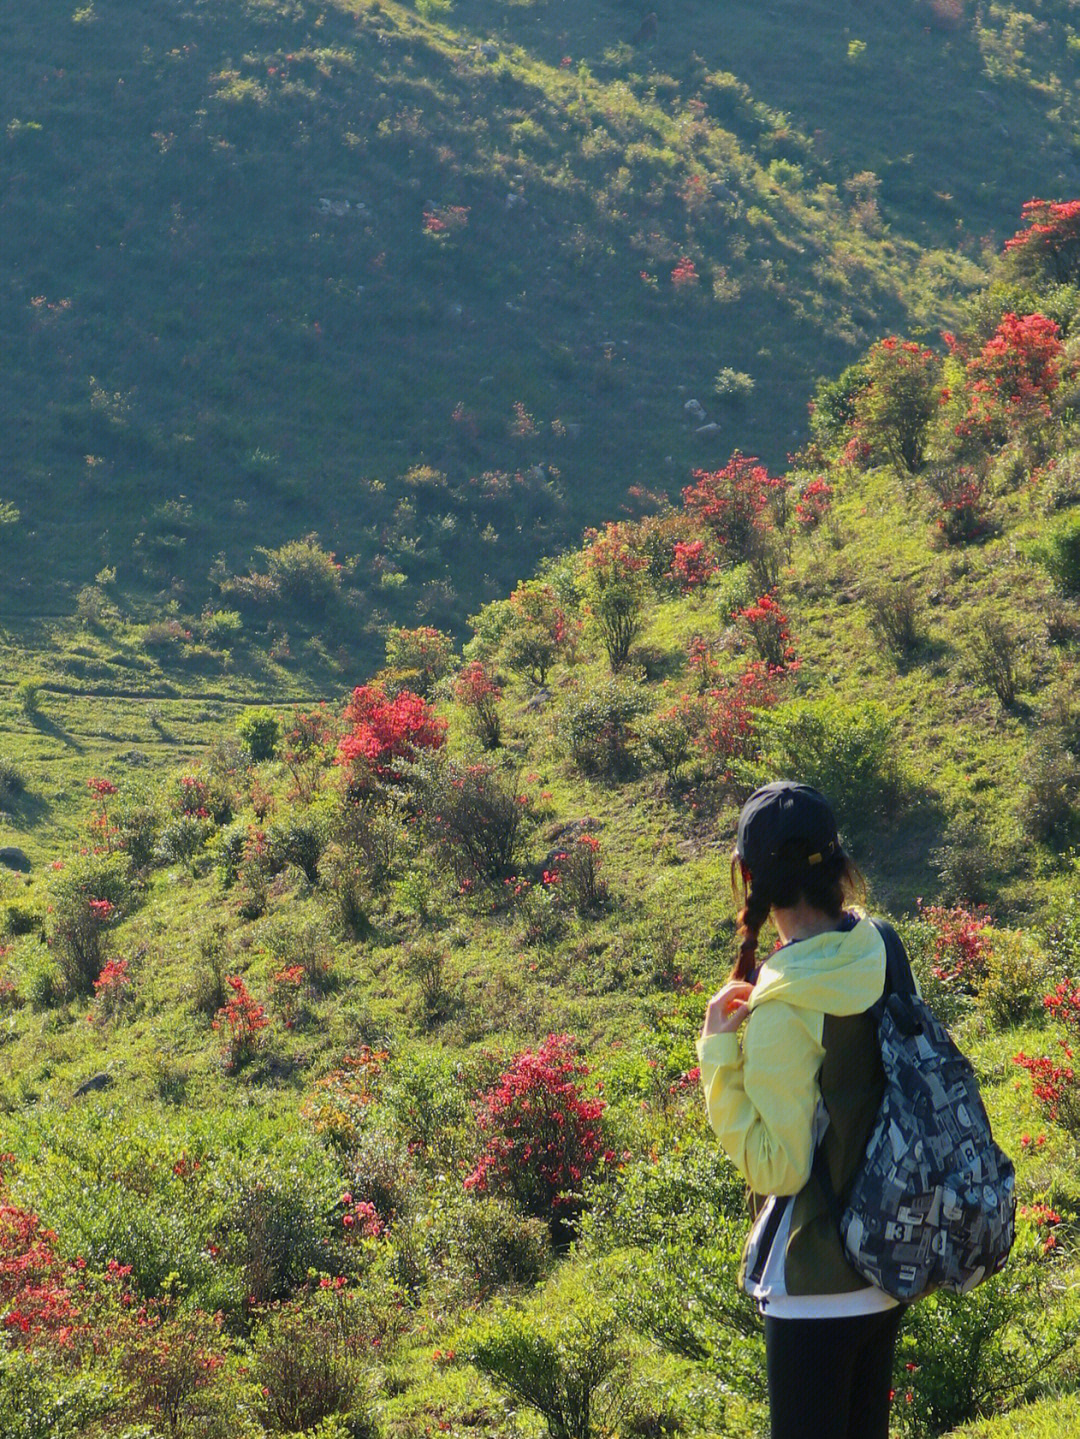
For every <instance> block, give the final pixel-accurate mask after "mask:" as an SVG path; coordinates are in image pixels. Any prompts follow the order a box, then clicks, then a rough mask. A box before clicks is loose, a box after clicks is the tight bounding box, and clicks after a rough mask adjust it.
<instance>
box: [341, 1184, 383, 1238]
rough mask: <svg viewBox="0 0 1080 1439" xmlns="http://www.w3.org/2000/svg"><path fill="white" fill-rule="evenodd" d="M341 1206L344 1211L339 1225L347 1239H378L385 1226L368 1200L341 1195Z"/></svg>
mask: <svg viewBox="0 0 1080 1439" xmlns="http://www.w3.org/2000/svg"><path fill="white" fill-rule="evenodd" d="M341 1204H342V1208H343V1209H344V1211H345V1212H344V1214H342V1216H341V1225H342V1228H343V1229H344V1230H345V1236H346V1238H347V1239H354V1240H355V1239H378V1237H379V1235H380V1234H381V1233H382V1232H383V1230H384V1229H385V1227H386V1226H385V1225H384V1224H383V1222H382V1220H381V1219H380V1218H379V1214H378V1211H377V1210H376V1208H375V1206H374V1204H372V1203H371V1201H370V1200H369V1199H354V1198H353V1196H352V1195H351V1194H343V1195H342V1196H341Z"/></svg>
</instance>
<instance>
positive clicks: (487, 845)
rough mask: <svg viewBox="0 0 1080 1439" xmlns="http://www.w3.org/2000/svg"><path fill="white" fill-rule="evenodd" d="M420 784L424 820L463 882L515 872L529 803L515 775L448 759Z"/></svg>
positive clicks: (433, 769) (485, 765)
mask: <svg viewBox="0 0 1080 1439" xmlns="http://www.w3.org/2000/svg"><path fill="white" fill-rule="evenodd" d="M416 788H417V792H418V794H419V796H420V807H421V809H422V811H423V822H424V824H425V826H426V827H427V829H428V830H429V832H430V833H431V835H432V837H433V838H434V840H435V843H436V844H437V845H438V846H439V848H440V849H441V850H442V852H443V854H444V855H445V856H446V858H447V860H448V861H449V864H450V866H451V868H452V869H453V871H454V873H455V874H456V875H457V877H458V879H459V880H460V881H461V882H462V883H463V884H465V883H467V884H469V885H471V884H473V883H475V881H476V880H478V879H481V880H483V879H487V880H492V879H502V878H503V877H504V876H505V875H507V874H509V873H511V871H512V870H513V869H514V861H515V859H516V857H517V853H518V849H519V847H520V845H521V840H522V834H523V828H524V821H525V818H526V815H527V813H528V805H529V798H528V795H524V794H521V793H520V792H519V791H518V788H517V785H516V783H514V781H513V779H512V778H511V776H509V775H506V774H504V773H502V772H501V771H499V770H497V769H496V768H495V767H494V766H493V765H490V764H472V765H466V766H465V767H464V768H461V767H459V766H458V765H455V764H450V763H444V764H439V765H434V766H432V767H430V768H427V769H425V771H424V773H423V774H422V775H420V776H418V777H417V780H416Z"/></svg>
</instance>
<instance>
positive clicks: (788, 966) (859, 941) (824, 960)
mask: <svg viewBox="0 0 1080 1439" xmlns="http://www.w3.org/2000/svg"><path fill="white" fill-rule="evenodd" d="M884 988H885V941H884V940H883V939H882V937H881V933H880V931H879V930H878V929H876V928H875V926H874V925H873V924H872V923H871V922H870V920H869V919H867V918H866V917H865V916H863V917H861V918H860V919H859V921H858V923H857V924H856V925H855V927H854V928H853V929H848V930H838V929H830V930H826V931H825V933H824V934H815V935H813V936H812V937H811V938H810V939H798V940H794V941H793V942H792V943H791V944H786V945H784V947H783V948H782V949H778V950H776V951H775V953H773V954H771V955H770V956H769V957H768V959H767V960H766V961H765V962H764V964H763V965H762V966H761V971H760V973H759V975H758V980H757V983H756V984H755V986H754V992H753V994H752V995H751V996H750V1008H751V1009H752V1010H753V1009H756V1008H757V1006H758V1005H759V1004H764V1003H767V1002H768V1001H769V1000H772V999H782V1000H783V1001H784V1002H785V1003H786V1004H790V1005H793V1006H794V1007H795V1008H797V1009H812V1010H817V1011H820V1012H821V1013H823V1014H836V1015H844V1014H862V1013H863V1011H864V1010H867V1009H869V1008H870V1006H871V1005H873V1004H876V1003H877V1001H878V1000H879V999H880V998H881V994H882V991H883V990H884Z"/></svg>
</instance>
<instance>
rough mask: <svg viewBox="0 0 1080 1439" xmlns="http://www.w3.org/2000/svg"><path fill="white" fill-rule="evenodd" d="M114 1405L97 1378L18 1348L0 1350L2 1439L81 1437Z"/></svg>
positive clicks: (111, 1388) (111, 1394)
mask: <svg viewBox="0 0 1080 1439" xmlns="http://www.w3.org/2000/svg"><path fill="white" fill-rule="evenodd" d="M116 1402H117V1395H116V1390H115V1387H114V1386H113V1385H112V1384H110V1383H109V1381H108V1379H106V1378H105V1377H104V1376H103V1375H100V1374H95V1373H85V1372H84V1373H78V1372H76V1373H70V1372H67V1371H65V1370H64V1369H61V1368H60V1367H59V1366H56V1367H54V1366H53V1365H52V1364H50V1363H49V1361H48V1360H47V1359H43V1358H42V1356H41V1355H40V1354H34V1355H32V1356H31V1355H30V1354H27V1353H25V1352H24V1351H23V1350H21V1349H5V1350H4V1351H2V1352H0V1433H2V1434H3V1439H83V1436H84V1435H86V1434H87V1433H89V1432H91V1429H92V1426H93V1425H94V1423H95V1421H97V1420H99V1419H104V1418H106V1417H107V1416H109V1415H110V1414H111V1413H113V1412H114V1411H115V1408H116Z"/></svg>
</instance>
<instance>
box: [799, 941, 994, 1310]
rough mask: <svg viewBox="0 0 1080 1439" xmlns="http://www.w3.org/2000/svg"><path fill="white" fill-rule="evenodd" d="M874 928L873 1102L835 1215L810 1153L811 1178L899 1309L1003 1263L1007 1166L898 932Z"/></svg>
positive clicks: (823, 1169)
mask: <svg viewBox="0 0 1080 1439" xmlns="http://www.w3.org/2000/svg"><path fill="white" fill-rule="evenodd" d="M874 923H875V924H876V926H877V928H878V929H879V930H880V932H881V935H882V938H883V939H884V940H885V956H886V969H885V991H884V993H883V995H882V997H881V999H879V1000H878V1002H877V1004H876V1005H874V1007H873V1009H872V1010H871V1011H870V1013H871V1014H872V1015H873V1016H874V1019H875V1021H876V1023H877V1026H878V1040H879V1043H880V1045H881V1061H882V1065H883V1066H884V1069H885V1094H884V1097H883V1098H882V1102H881V1109H880V1110H879V1112H878V1117H877V1121H876V1123H875V1125H874V1129H873V1132H872V1133H871V1135H870V1140H869V1143H868V1144H867V1147H866V1154H865V1156H864V1158H863V1161H862V1163H861V1165H860V1166H859V1169H858V1171H857V1173H856V1175H855V1179H854V1181H853V1183H852V1186H851V1189H850V1192H849V1194H848V1198H847V1203H846V1205H845V1206H844V1208H843V1211H841V1209H840V1205H839V1202H838V1200H837V1197H836V1195H835V1193H834V1192H833V1188H832V1183H831V1181H830V1179H829V1171H828V1166H827V1165H826V1164H825V1162H824V1151H823V1150H822V1148H821V1147H820V1146H819V1147H818V1150H817V1153H816V1155H815V1157H814V1173H815V1174H817V1176H818V1179H819V1182H820V1183H821V1184H822V1187H823V1188H824V1190H825V1194H826V1197H827V1199H828V1201H829V1206H830V1209H831V1210H832V1212H833V1214H834V1217H835V1218H836V1220H837V1223H838V1224H839V1227H840V1237H841V1239H842V1241H843V1244H844V1248H845V1251H846V1253H847V1258H848V1261H849V1263H850V1264H851V1266H852V1267H853V1268H854V1269H855V1270H856V1271H857V1272H858V1273H859V1274H861V1275H862V1276H863V1278H864V1279H866V1280H868V1281H869V1282H870V1283H871V1284H875V1285H876V1286H877V1287H878V1288H879V1289H883V1290H885V1292H886V1293H887V1294H891V1295H892V1296H893V1297H894V1298H895V1299H900V1300H902V1301H904V1302H907V1301H910V1300H913V1299H919V1298H921V1297H922V1296H923V1295H925V1294H929V1293H931V1292H932V1291H933V1290H935V1289H949V1290H952V1291H953V1292H954V1293H956V1294H965V1293H967V1291H968V1290H970V1289H974V1287H975V1285H976V1284H979V1283H981V1282H982V1280H984V1279H986V1278H987V1277H988V1276H989V1275H991V1274H996V1273H997V1271H998V1270H999V1269H1001V1268H1003V1266H1004V1264H1005V1261H1006V1260H1007V1259H1008V1257H1009V1251H1010V1249H1011V1248H1012V1242H1013V1232H1014V1223H1015V1209H1016V1201H1015V1198H1014V1193H1013V1190H1014V1184H1015V1176H1014V1172H1013V1166H1012V1161H1011V1160H1010V1159H1009V1158H1008V1157H1007V1155H1005V1154H1004V1153H1002V1151H1001V1150H1000V1149H999V1148H998V1146H997V1145H996V1144H995V1143H994V1139H993V1136H992V1135H991V1133H990V1121H989V1120H988V1119H987V1117H986V1110H985V1108H984V1106H983V1102H982V1100H981V1098H980V1097H979V1087H978V1083H977V1081H976V1079H975V1074H974V1071H973V1070H972V1067H971V1064H970V1063H969V1061H968V1060H967V1059H965V1058H964V1056H963V1055H962V1054H961V1053H960V1051H959V1050H958V1049H957V1047H956V1045H955V1044H954V1043H953V1041H952V1039H951V1037H950V1036H949V1033H948V1031H947V1030H946V1029H945V1027H944V1025H942V1024H940V1023H939V1022H938V1020H936V1019H935V1018H934V1016H933V1014H932V1013H931V1012H930V1009H929V1008H928V1006H927V1005H926V1004H925V1003H924V1002H923V1000H922V999H921V998H920V996H919V995H918V993H917V992H916V989H915V981H914V979H913V977H912V973H911V964H910V962H909V960H908V957H907V954H906V952H905V950H904V946H903V943H902V941H901V939H900V936H899V935H898V934H897V933H896V931H895V930H894V929H893V928H892V926H891V925H888V924H885V923H883V922H882V921H880V920H875V921H874Z"/></svg>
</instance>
